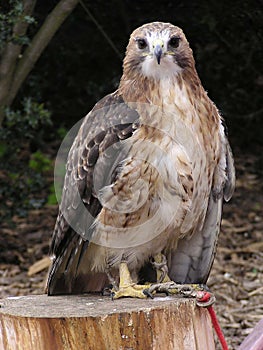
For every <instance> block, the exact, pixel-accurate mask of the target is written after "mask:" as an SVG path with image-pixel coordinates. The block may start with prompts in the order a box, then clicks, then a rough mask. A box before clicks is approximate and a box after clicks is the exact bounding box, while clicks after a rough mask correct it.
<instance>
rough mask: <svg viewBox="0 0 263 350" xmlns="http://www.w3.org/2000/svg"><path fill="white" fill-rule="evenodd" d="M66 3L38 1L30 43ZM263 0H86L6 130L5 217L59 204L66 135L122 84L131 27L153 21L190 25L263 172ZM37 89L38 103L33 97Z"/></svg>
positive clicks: (0, 213)
mask: <svg viewBox="0 0 263 350" xmlns="http://www.w3.org/2000/svg"><path fill="white" fill-rule="evenodd" d="M15 2H19V0H9V2H5V1H4V2H2V1H0V4H1V6H2V9H3V10H4V11H8V10H10V4H11V3H15ZM8 3H9V5H8ZM57 3H58V1H54V0H46V1H37V4H36V8H35V11H34V13H33V17H34V18H35V21H36V23H35V24H32V25H30V26H29V30H28V33H27V36H28V39H29V42H30V40H31V38H33V36H34V34H35V33H36V32H37V30H38V29H39V27H40V26H41V25H42V24H43V22H44V20H45V18H46V17H47V15H48V14H49V13H50V12H51V11H52V9H53V8H54V7H55V5H56V4H57ZM83 4H84V7H86V8H87V9H88V11H87V10H85V8H84V7H83ZM262 8H263V2H262V1H260V0H244V1H237V0H233V1H229V0H222V1H218V0H211V1H205V0H201V1H197V0H194V1H190V0H184V1H182V0H179V1H155V0H151V1H131V0H126V1H121V0H113V1H110V2H105V1H102V0H101V1H93V2H90V1H88V0H83V2H82V4H81V3H80V4H79V5H77V7H76V8H75V10H74V11H73V12H72V13H71V15H70V16H69V17H68V18H67V19H66V21H65V22H64V24H63V25H62V26H61V27H60V29H59V31H58V32H57V33H56V35H55V36H54V38H53V39H52V40H51V42H50V43H49V45H48V47H47V48H46V50H45V51H44V53H43V54H42V56H41V57H40V59H39V60H38V61H37V63H36V65H35V67H34V69H33V70H32V72H31V73H30V75H29V76H28V78H27V80H26V81H25V82H24V84H23V85H22V88H21V89H20V91H19V93H18V95H17V96H16V99H15V101H14V103H13V104H12V106H11V109H10V111H9V112H8V116H9V119H8V118H6V119H5V121H4V123H3V128H2V130H0V217H3V218H4V220H6V219H8V220H9V219H11V222H12V217H13V216H14V215H19V216H26V215H27V211H28V210H29V209H32V208H33V209H38V208H40V207H42V206H43V205H45V204H56V196H55V193H54V188H53V185H52V182H53V165H54V159H55V157H56V153H57V150H58V148H59V145H60V143H61V141H62V140H63V137H64V136H65V135H66V133H67V131H68V130H69V129H70V128H71V126H73V125H74V124H75V123H76V122H77V121H78V120H80V119H81V118H83V117H84V116H85V115H86V114H87V113H88V112H89V111H90V109H91V108H92V107H93V105H94V104H95V103H96V102H97V101H98V100H99V99H100V98H102V97H103V96H105V94H107V93H110V92H112V91H114V90H115V89H116V88H117V86H118V82H119V79H120V76H121V74H122V59H123V57H124V54H125V48H126V45H127V43H128V40H129V36H130V34H131V32H132V31H133V30H134V29H135V28H137V27H138V26H140V25H142V24H144V23H147V22H151V21H164V22H171V23H173V24H175V25H177V26H179V27H181V28H182V29H183V30H184V32H185V34H186V36H187V38H188V41H189V42H190V46H191V48H192V49H193V52H194V57H195V60H196V66H197V70H198V73H199V75H200V78H201V81H202V83H203V85H204V87H205V89H206V90H207V91H208V94H209V96H210V98H211V99H212V100H213V101H214V102H215V104H216V105H217V107H218V108H219V110H220V112H221V114H222V115H223V117H224V118H225V120H226V124H227V126H228V129H229V139H230V143H231V145H232V148H233V151H234V155H235V157H238V156H241V157H247V158H251V157H250V155H257V157H256V160H255V161H253V164H254V167H255V171H256V173H258V174H259V175H260V176H261V175H262V174H263V170H262V169H263V155H262V149H263V106H262V88H263V70H262V66H263V65H262V62H263V55H262V46H263V30H262V26H263V12H262ZM87 12H90V13H91V14H92V16H93V17H94V18H95V20H96V21H97V22H98V23H99V25H100V26H101V27H102V28H103V30H104V31H105V32H106V33H107V35H108V37H109V38H110V39H111V41H112V42H113V43H114V46H115V50H114V49H113V48H112V47H111V46H110V44H109V42H108V41H107V40H106V39H105V37H104V36H103V35H102V33H101V32H100V30H99V28H98V25H96V24H95V23H94V21H93V20H92V18H91V16H90V15H89V14H88V13H87ZM0 29H1V28H0ZM2 32H4V31H3V30H2ZM0 39H1V37H0ZM0 41H1V40H0ZM25 48H26V46H25ZM115 51H117V52H115ZM28 98H29V99H30V101H31V102H30V105H29V106H28V105H26V104H25V103H24V102H23V101H25V99H28ZM32 101H33V102H34V103H35V104H33V102H32ZM48 116H49V117H50V120H49V118H48ZM48 120H49V121H48ZM253 159H254V158H253Z"/></svg>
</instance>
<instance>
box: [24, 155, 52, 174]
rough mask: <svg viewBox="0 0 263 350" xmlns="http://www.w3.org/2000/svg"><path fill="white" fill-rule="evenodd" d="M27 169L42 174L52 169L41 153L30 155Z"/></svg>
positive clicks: (49, 161) (48, 160)
mask: <svg viewBox="0 0 263 350" xmlns="http://www.w3.org/2000/svg"><path fill="white" fill-rule="evenodd" d="M29 168H30V169H33V170H35V171H37V172H39V173H42V172H45V171H49V170H51V169H52V162H51V160H50V159H49V158H48V157H47V156H46V155H44V154H43V153H42V152H41V151H37V152H35V153H32V154H31V157H30V160H29Z"/></svg>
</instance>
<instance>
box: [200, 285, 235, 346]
mask: <svg viewBox="0 0 263 350" xmlns="http://www.w3.org/2000/svg"><path fill="white" fill-rule="evenodd" d="M214 301H215V297H213V296H212V295H211V293H209V292H207V291H203V292H202V291H200V292H198V293H197V296H196V303H197V305H198V306H200V307H206V308H207V311H208V312H209V315H210V317H211V321H212V324H213V327H214V329H215V332H216V334H217V336H218V339H219V341H220V343H221V346H222V350H228V346H227V343H226V339H225V337H224V334H223V332H222V329H221V327H220V325H219V322H218V319H217V317H216V313H215V310H214V308H213V306H212V304H213V303H214Z"/></svg>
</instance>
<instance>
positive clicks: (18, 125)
mask: <svg viewBox="0 0 263 350" xmlns="http://www.w3.org/2000/svg"><path fill="white" fill-rule="evenodd" d="M47 125H51V118H50V112H49V111H48V110H47V109H46V108H45V107H44V104H43V103H37V102H34V101H32V99H31V98H25V99H24V100H23V101H22V107H21V109H20V110H12V109H10V108H8V109H7V110H6V117H5V121H4V128H3V129H2V130H0V140H4V141H6V142H9V141H10V139H11V138H13V137H15V140H18V141H19V140H21V139H23V140H24V139H27V140H31V139H33V138H34V137H35V136H36V132H38V133H39V132H40V133H41V127H42V126H47ZM15 143H16V142H15ZM12 145H15V144H14V143H13V142H12V144H11V146H12Z"/></svg>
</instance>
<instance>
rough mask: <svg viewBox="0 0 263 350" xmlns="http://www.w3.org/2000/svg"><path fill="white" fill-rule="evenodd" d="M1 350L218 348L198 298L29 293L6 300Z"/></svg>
mask: <svg viewBox="0 0 263 350" xmlns="http://www.w3.org/2000/svg"><path fill="white" fill-rule="evenodd" d="M0 302H1V308H0V349H1V350H64V349H65V350H84V349H85V350H120V349H122V350H135V349H136V350H150V349H154V350H158V349H162V350H175V349H176V350H214V349H215V345H214V339H213V331H212V326H211V322H210V318H209V314H208V312H207V310H206V309H204V308H199V307H197V306H196V305H195V300H194V299H183V298H178V297H175V296H173V297H171V296H168V297H161V296H160V297H158V296H156V297H155V298H154V299H153V300H151V299H147V300H141V299H130V298H125V299H119V300H114V301H112V300H111V299H110V298H109V297H101V296H94V295H81V296H74V295H70V296H53V297H51V296H46V295H31V296H22V297H13V298H7V299H3V300H2V301H0Z"/></svg>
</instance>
